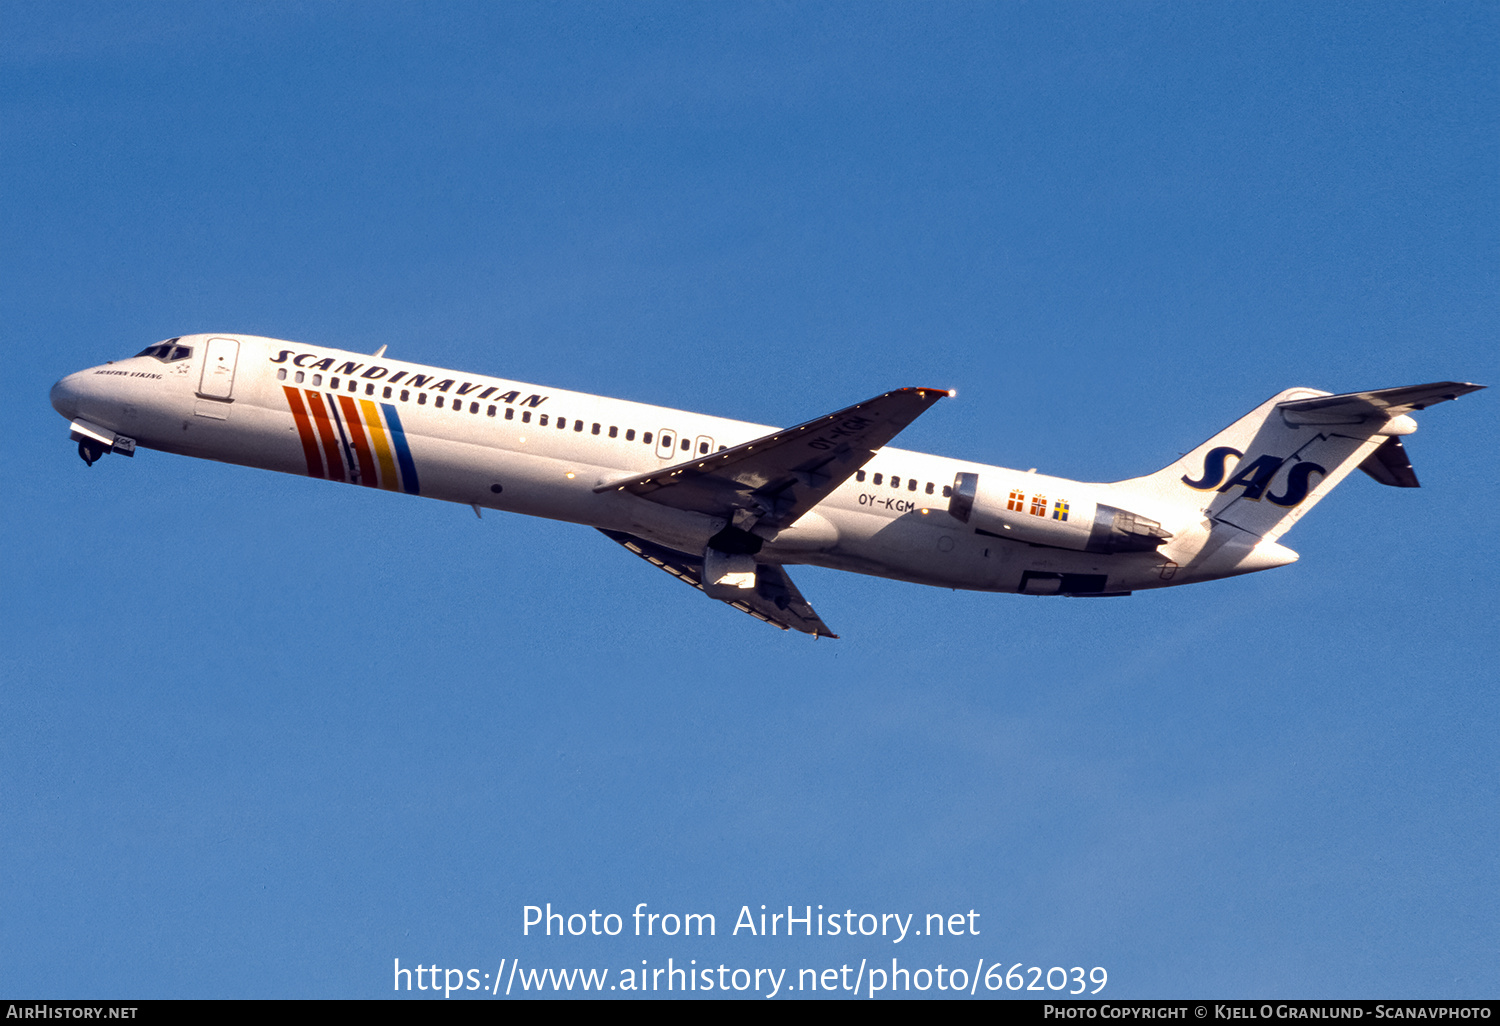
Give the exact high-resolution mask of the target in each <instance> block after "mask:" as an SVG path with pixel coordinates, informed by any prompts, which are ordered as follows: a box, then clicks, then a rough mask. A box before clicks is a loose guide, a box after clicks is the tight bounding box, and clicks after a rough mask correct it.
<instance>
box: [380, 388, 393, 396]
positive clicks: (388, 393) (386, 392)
mask: <svg viewBox="0 0 1500 1026" xmlns="http://www.w3.org/2000/svg"><path fill="white" fill-rule="evenodd" d="M390 397H391V386H390V385H386V386H385V387H384V388H382V389H381V390H380V398H382V399H389V398H390Z"/></svg>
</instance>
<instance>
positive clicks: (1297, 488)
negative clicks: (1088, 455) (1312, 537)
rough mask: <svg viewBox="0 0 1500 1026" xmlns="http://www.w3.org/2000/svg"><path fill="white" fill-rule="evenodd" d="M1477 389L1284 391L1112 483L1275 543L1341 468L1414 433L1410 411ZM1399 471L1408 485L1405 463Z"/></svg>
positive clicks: (1366, 460) (1441, 385)
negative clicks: (1181, 452) (1166, 459)
mask: <svg viewBox="0 0 1500 1026" xmlns="http://www.w3.org/2000/svg"><path fill="white" fill-rule="evenodd" d="M1483 387H1484V386H1483V385H1472V384H1468V383H1465V382H1457V381H1440V382H1435V383H1433V384H1429V385H1412V386H1408V387H1404V388H1387V389H1380V390H1378V391H1373V392H1350V393H1347V394H1344V395H1330V394H1329V393H1327V392H1320V391H1318V390H1316V389H1311V388H1291V389H1287V390H1286V391H1285V392H1282V393H1281V394H1279V395H1275V396H1272V397H1271V398H1270V399H1268V400H1266V401H1265V402H1264V403H1262V404H1261V405H1260V406H1258V407H1256V408H1255V409H1254V410H1253V411H1251V412H1250V413H1249V414H1247V415H1246V416H1244V417H1241V418H1240V419H1239V420H1237V421H1235V422H1234V423H1233V424H1231V425H1230V426H1229V427H1227V428H1225V429H1224V430H1223V431H1221V432H1219V433H1218V434H1217V435H1215V436H1214V437H1212V438H1210V439H1209V440H1208V441H1206V442H1204V443H1203V444H1202V445H1200V446H1198V447H1197V448H1196V449H1194V450H1193V451H1192V452H1190V453H1188V454H1187V455H1186V456H1184V457H1182V459H1180V460H1178V461H1177V462H1175V463H1173V464H1172V465H1171V466H1169V467H1166V468H1165V469H1163V470H1160V471H1157V472H1156V473H1155V474H1151V475H1149V476H1147V477H1139V478H1134V479H1132V480H1129V481H1121V482H1118V483H1117V484H1116V485H1115V486H1114V487H1115V488H1117V489H1120V490H1122V491H1129V492H1136V493H1137V494H1141V495H1147V496H1150V497H1151V498H1152V499H1153V500H1156V501H1158V502H1164V503H1170V504H1173V505H1177V506H1180V507H1192V508H1194V509H1195V510H1196V511H1198V512H1200V513H1201V514H1202V515H1203V516H1206V517H1207V518H1208V519H1209V520H1210V521H1212V522H1214V523H1222V524H1228V525H1231V526H1234V527H1237V528H1239V529H1240V530H1242V531H1245V532H1247V533H1249V534H1250V535H1253V536H1255V537H1258V538H1263V539H1266V540H1269V541H1275V540H1276V539H1277V538H1279V537H1281V536H1282V535H1283V534H1285V533H1286V532H1287V531H1289V530H1291V528H1292V525H1294V524H1295V523H1296V522H1297V521H1298V520H1299V519H1301V518H1302V516H1303V515H1304V514H1306V513H1307V511H1308V510H1310V509H1312V508H1313V506H1315V505H1317V503H1318V502H1319V500H1321V499H1322V498H1323V496H1325V495H1327V494H1328V493H1329V492H1331V491H1332V490H1333V488H1334V486H1336V485H1337V484H1338V483H1339V482H1340V481H1342V480H1343V479H1344V478H1345V477H1347V476H1348V475H1349V473H1350V472H1352V471H1353V470H1355V469H1356V468H1358V467H1360V466H1361V465H1362V464H1368V465H1371V466H1374V465H1376V464H1379V463H1380V460H1379V458H1378V457H1377V458H1376V459H1375V460H1373V461H1372V459H1371V458H1372V457H1375V456H1376V454H1377V452H1379V451H1381V449H1382V446H1384V445H1386V444H1387V442H1389V441H1394V440H1395V438H1396V436H1400V435H1406V434H1410V433H1411V432H1413V431H1415V430H1416V422H1415V421H1413V420H1412V419H1411V417H1409V416H1407V414H1408V413H1409V412H1410V411H1412V410H1420V409H1425V408H1426V407H1428V406H1430V405H1432V404H1433V403H1439V402H1443V401H1445V400H1449V399H1456V398H1458V397H1459V396H1461V395H1465V394H1467V393H1469V392H1473V391H1476V390H1478V389H1480V388H1483ZM1395 448H1399V443H1398V445H1397V446H1396V447H1393V449H1392V450H1391V451H1394V449H1395ZM1401 452H1402V458H1403V460H1404V455H1405V452H1404V450H1401ZM1404 474H1405V475H1408V476H1409V480H1410V481H1411V482H1412V483H1413V484H1414V483H1415V480H1416V478H1415V476H1414V475H1412V474H1411V466H1410V464H1409V463H1406V464H1405V471H1404ZM1388 476H1393V477H1395V476H1396V475H1388ZM1379 479H1380V478H1377V480H1379ZM1400 480H1401V481H1402V483H1405V481H1406V480H1407V477H1405V476H1403V477H1401V478H1400Z"/></svg>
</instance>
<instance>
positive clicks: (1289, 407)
mask: <svg viewBox="0 0 1500 1026" xmlns="http://www.w3.org/2000/svg"><path fill="white" fill-rule="evenodd" d="M1481 388H1484V386H1483V385H1473V384H1470V383H1468V382H1466V381H1434V382H1432V383H1431V384H1427V385H1406V386H1403V387H1401V388H1380V389H1376V390H1375V391H1373V392H1346V393H1344V394H1343V395H1322V396H1318V397H1317V398H1314V399H1293V400H1292V401H1291V402H1285V403H1279V404H1277V407H1276V408H1277V409H1279V410H1280V411H1281V415H1282V416H1283V417H1284V418H1285V419H1286V422H1287V423H1288V424H1357V423H1360V422H1361V421H1363V420H1366V419H1368V418H1374V417H1378V418H1382V419H1384V418H1389V417H1399V416H1401V415H1402V414H1403V413H1410V412H1411V411H1412V410H1425V409H1427V407H1429V406H1432V405H1433V404H1435V403H1442V402H1447V401H1448V400H1450V399H1457V398H1458V397H1459V396H1461V395H1468V394H1469V393H1470V392H1477V391H1479V390H1480V389H1481Z"/></svg>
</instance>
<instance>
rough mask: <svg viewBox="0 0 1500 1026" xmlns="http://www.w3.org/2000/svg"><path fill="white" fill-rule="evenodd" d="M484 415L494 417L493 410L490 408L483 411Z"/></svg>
mask: <svg viewBox="0 0 1500 1026" xmlns="http://www.w3.org/2000/svg"><path fill="white" fill-rule="evenodd" d="M484 415H485V416H486V417H493V416H494V415H495V408H494V407H493V406H491V407H490V408H489V409H487V410H485V411H484Z"/></svg>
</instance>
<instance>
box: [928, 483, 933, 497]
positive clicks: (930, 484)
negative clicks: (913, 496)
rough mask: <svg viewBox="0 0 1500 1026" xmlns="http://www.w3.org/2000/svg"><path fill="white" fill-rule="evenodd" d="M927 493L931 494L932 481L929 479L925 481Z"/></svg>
mask: <svg viewBox="0 0 1500 1026" xmlns="http://www.w3.org/2000/svg"><path fill="white" fill-rule="evenodd" d="M927 494H928V495H931V494H932V482H931V481H928V482H927Z"/></svg>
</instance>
